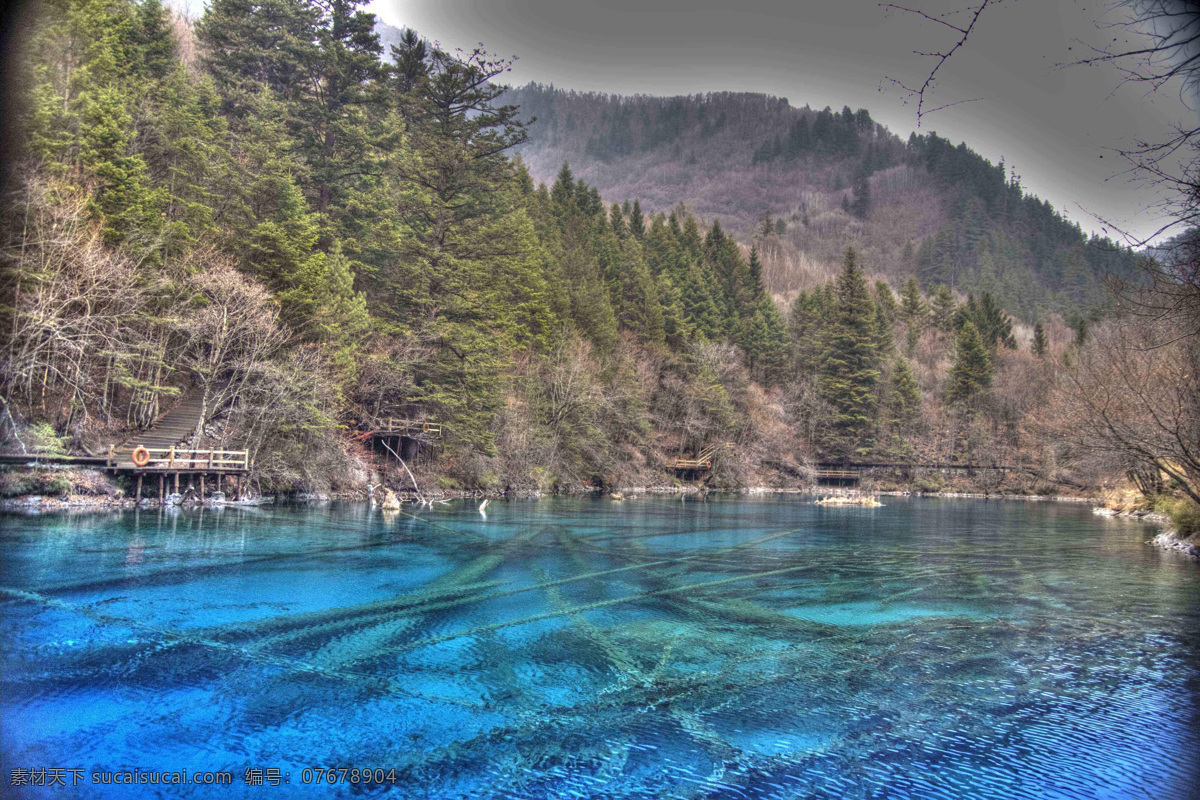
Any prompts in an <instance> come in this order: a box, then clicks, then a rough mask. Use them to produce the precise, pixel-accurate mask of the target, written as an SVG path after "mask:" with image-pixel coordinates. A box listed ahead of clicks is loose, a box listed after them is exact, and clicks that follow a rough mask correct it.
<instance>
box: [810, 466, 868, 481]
mask: <svg viewBox="0 0 1200 800" xmlns="http://www.w3.org/2000/svg"><path fill="white" fill-rule="evenodd" d="M816 476H817V477H818V478H861V477H862V471H861V470H860V469H858V467H849V468H840V469H839V468H821V467H818V468H817V471H816Z"/></svg>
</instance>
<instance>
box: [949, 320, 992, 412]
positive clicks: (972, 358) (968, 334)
mask: <svg viewBox="0 0 1200 800" xmlns="http://www.w3.org/2000/svg"><path fill="white" fill-rule="evenodd" d="M991 385H992V362H991V360H990V359H989V358H988V354H987V348H986V347H984V344H983V340H982V339H981V338H980V336H979V329H978V328H976V327H975V323H973V322H971V321H970V320H967V321H966V322H964V323H963V326H962V328H961V329H960V330H959V332H958V339H957V341H956V343H955V348H954V365H953V366H952V367H951V368H950V375H949V378H948V380H947V390H946V400H947V401H948V402H949V403H950V404H951V405H953V406H958V407H960V408H964V409H967V408H968V405H969V403H970V402H971V401H972V400H973V399H974V398H975V397H976V396H978V394H979V393H980V392H982V391H983V390H984V389H986V388H987V387H989V386H991Z"/></svg>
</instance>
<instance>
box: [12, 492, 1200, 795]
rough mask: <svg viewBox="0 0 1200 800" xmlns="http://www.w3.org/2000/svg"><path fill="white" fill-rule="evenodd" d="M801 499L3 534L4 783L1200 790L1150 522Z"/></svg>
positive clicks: (61, 522)
mask: <svg viewBox="0 0 1200 800" xmlns="http://www.w3.org/2000/svg"><path fill="white" fill-rule="evenodd" d="M811 501H812V498H811V497H804V496H796V495H789V496H765V497H744V496H728V497H717V496H712V497H710V498H709V499H708V500H707V501H702V500H697V499H694V498H688V499H686V500H683V501H681V500H679V499H678V498H653V499H636V500H630V501H626V502H613V501H610V500H608V499H594V498H561V499H560V498H551V499H542V500H540V501H508V502H492V503H491V504H490V505H489V506H488V507H487V510H486V516H483V515H481V514H480V513H479V511H478V510H477V509H476V506H475V503H472V502H455V503H450V504H438V505H436V506H434V507H433V508H432V509H425V510H419V509H414V508H412V507H410V506H405V511H404V512H403V513H401V514H395V513H390V514H389V513H383V512H380V511H378V510H369V509H368V508H366V507H365V506H363V505H357V504H331V505H325V506H319V507H281V508H269V507H266V508H259V509H234V508H227V509H216V510H214V509H204V510H200V509H196V510H182V511H181V510H177V509H169V510H158V509H154V510H150V511H146V510H143V511H137V512H134V511H128V512H123V513H114V514H93V515H72V516H68V515H45V516H19V515H6V516H3V517H0V526H2V533H0V634H2V639H0V641H2V642H3V645H2V647H3V649H2V653H0V723H2V726H0V737H2V738H0V767H2V769H3V774H2V775H0V786H2V787H3V791H0V796H3V797H31V798H46V797H79V798H90V797H103V798H110V797H120V798H126V797H129V798H134V797H136V798H146V797H213V798H242V797H253V798H262V797H289V798H290V797H330V796H344V797H383V796H386V797H413V798H426V797H428V798H443V797H444V798H451V797H518V798H546V797H564V798H565V797H575V798H591V797H595V798H603V797H613V798H617V797H621V798H626V797H637V798H657V797H719V798H725V797H729V798H785V797H786V798H843V797H849V798H1004V799H1005V800H1008V799H1009V798H1126V797H1150V798H1160V799H1161V798H1192V797H1196V796H1198V793H1200V789H1197V788H1196V787H1200V763H1198V762H1200V565H1196V564H1195V563H1192V562H1189V561H1187V560H1186V559H1184V558H1183V557H1182V556H1180V555H1178V554H1174V553H1169V552H1164V551H1162V550H1159V549H1157V548H1154V547H1151V546H1148V545H1147V544H1146V541H1147V540H1148V539H1149V538H1151V537H1152V536H1153V534H1154V532H1155V529H1154V528H1152V527H1151V526H1149V525H1145V524H1142V523H1138V522H1133V521H1128V520H1120V519H1106V518H1102V517H1097V516H1094V515H1093V514H1092V513H1091V512H1090V509H1089V508H1087V507H1086V506H1077V505H1072V504H1057V503H1024V502H1016V501H981V500H950V499H933V498H926V499H908V498H885V499H884V502H885V506H884V507H883V508H876V509H863V508H830V507H821V506H816V505H813V504H812V502H811ZM38 769H43V770H46V769H58V770H69V769H75V770H78V771H77V772H75V773H72V772H60V773H57V777H58V778H60V779H62V780H63V782H65V783H66V788H64V787H61V786H60V787H57V788H55V789H51V788H47V787H44V786H30V787H26V786H21V785H12V783H13V780H14V777H15V779H16V780H17V781H18V782H24V781H26V780H36V779H37V777H38V773H37V772H35V771H36V770H38ZM26 770H28V771H30V772H28V773H27V772H26ZM182 770H187V779H188V780H189V781H191V780H195V779H196V777H197V775H203V773H206V772H228V773H231V775H232V779H231V780H232V783H231V784H230V785H219V786H218V785H200V784H195V783H189V784H187V785H169V786H163V785H161V784H158V783H154V784H151V783H144V784H135V785H128V784H117V783H112V782H111V781H113V780H116V779H118V778H122V776H123V775H124V773H130V776H125V777H127V778H128V779H130V780H135V781H138V780H140V781H148V780H149V778H148V777H147V775H148V773H150V772H152V771H161V772H174V773H181V772H182ZM330 770H332V772H331V771H330ZM339 770H344V771H339ZM138 772H141V773H144V774H142V775H140V776H139V775H138V774H137V773H138ZM94 773H95V774H94ZM55 775H56V773H42V774H41V778H42V780H43V781H45V782H49V781H50V780H51V779H53V778H54V777H55ZM47 776H49V778H48V777H47ZM106 776H107V782H106ZM155 777H156V779H157V778H158V776H155ZM175 779H180V776H179V775H178V774H177V775H176V776H175ZM202 779H204V780H209V779H218V780H221V778H219V776H218V777H217V778H213V776H203V778H202ZM248 780H249V783H247V781H248ZM75 781H77V784H76V785H74V786H72V783H73V782H75ZM259 781H262V782H263V784H264V785H263V786H258V785H254V784H257V783H258V782H259ZM317 781H320V784H317V783H316V782H317ZM274 784H278V785H279V787H280V788H272V786H273V785H274Z"/></svg>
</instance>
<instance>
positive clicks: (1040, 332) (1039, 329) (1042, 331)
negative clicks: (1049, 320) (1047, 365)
mask: <svg viewBox="0 0 1200 800" xmlns="http://www.w3.org/2000/svg"><path fill="white" fill-rule="evenodd" d="M1048 346H1049V342H1048V341H1047V339H1046V327H1045V326H1044V325H1042V323H1041V320H1038V321H1037V322H1035V323H1034V325H1033V354H1034V355H1035V356H1037V357H1038V358H1044V357H1045V355H1046V349H1047V347H1048Z"/></svg>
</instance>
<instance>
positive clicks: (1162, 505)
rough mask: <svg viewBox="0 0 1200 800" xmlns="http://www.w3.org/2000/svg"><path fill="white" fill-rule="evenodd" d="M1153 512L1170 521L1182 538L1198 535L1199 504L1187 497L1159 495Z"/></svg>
mask: <svg viewBox="0 0 1200 800" xmlns="http://www.w3.org/2000/svg"><path fill="white" fill-rule="evenodd" d="M1154 510H1155V511H1157V512H1158V513H1160V514H1162V515H1164V516H1165V517H1166V518H1167V519H1169V520H1170V521H1171V524H1172V525H1173V526H1174V527H1175V530H1176V531H1178V532H1179V535H1180V536H1182V537H1183V538H1185V539H1186V538H1188V537H1191V536H1197V535H1200V504H1197V503H1196V501H1195V500H1192V499H1190V498H1187V497H1170V496H1169V495H1159V496H1158V497H1156V498H1154Z"/></svg>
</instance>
